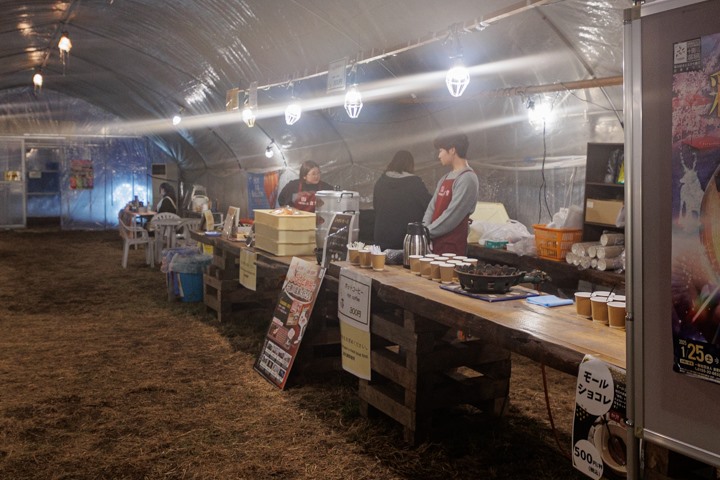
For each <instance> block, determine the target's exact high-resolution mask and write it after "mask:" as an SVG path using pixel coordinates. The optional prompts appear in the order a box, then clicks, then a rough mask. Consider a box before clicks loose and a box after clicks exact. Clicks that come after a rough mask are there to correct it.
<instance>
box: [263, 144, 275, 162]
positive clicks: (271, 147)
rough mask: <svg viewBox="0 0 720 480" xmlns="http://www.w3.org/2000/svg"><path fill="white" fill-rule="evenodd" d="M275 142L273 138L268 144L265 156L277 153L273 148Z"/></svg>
mask: <svg viewBox="0 0 720 480" xmlns="http://www.w3.org/2000/svg"><path fill="white" fill-rule="evenodd" d="M274 144H275V141H274V140H272V141H271V142H270V145H268V146H267V148H266V149H265V157H267V158H272V157H273V156H274V155H275V150H273V145H274Z"/></svg>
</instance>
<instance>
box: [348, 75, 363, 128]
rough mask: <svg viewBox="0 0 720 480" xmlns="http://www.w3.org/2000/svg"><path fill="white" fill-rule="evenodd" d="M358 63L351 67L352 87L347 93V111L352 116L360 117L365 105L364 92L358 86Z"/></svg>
mask: <svg viewBox="0 0 720 480" xmlns="http://www.w3.org/2000/svg"><path fill="white" fill-rule="evenodd" d="M356 77H357V63H356V64H355V65H353V66H352V69H350V78H349V80H350V82H349V83H350V85H351V86H350V89H349V90H348V91H347V93H346V94H345V111H346V112H347V114H348V117H350V118H358V117H359V116H360V110H362V107H363V101H362V94H361V93H360V90H358V88H357V81H356Z"/></svg>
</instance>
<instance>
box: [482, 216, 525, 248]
mask: <svg viewBox="0 0 720 480" xmlns="http://www.w3.org/2000/svg"><path fill="white" fill-rule="evenodd" d="M470 229H471V230H473V231H474V232H475V233H477V234H478V235H479V237H480V240H479V242H478V243H480V244H481V245H484V244H485V242H486V241H488V240H489V241H496V242H502V241H505V240H507V242H508V243H515V242H518V241H520V240H522V239H523V238H528V237H532V236H533V235H532V234H531V233H530V231H529V230H528V229H527V227H526V226H525V225H523V224H522V223H520V222H518V221H517V220H508V221H507V222H505V223H488V222H478V221H477V220H475V221H473V222H472V223H471V224H470Z"/></svg>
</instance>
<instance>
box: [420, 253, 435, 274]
mask: <svg viewBox="0 0 720 480" xmlns="http://www.w3.org/2000/svg"><path fill="white" fill-rule="evenodd" d="M432 262H433V259H432V258H428V257H423V258H421V259H420V276H421V277H423V278H432V270H431V269H430V264H431V263H432Z"/></svg>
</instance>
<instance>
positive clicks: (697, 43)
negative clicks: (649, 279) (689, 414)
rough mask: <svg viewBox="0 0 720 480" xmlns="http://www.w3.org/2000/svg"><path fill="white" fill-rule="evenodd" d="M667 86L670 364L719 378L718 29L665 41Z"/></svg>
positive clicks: (700, 375)
mask: <svg viewBox="0 0 720 480" xmlns="http://www.w3.org/2000/svg"><path fill="white" fill-rule="evenodd" d="M672 90H673V96H672V258H671V261H672V267H671V272H672V284H671V285H672V304H673V309H672V338H673V352H674V363H673V369H674V370H675V371H676V372H680V373H683V374H687V375H691V376H694V377H698V378H702V379H705V380H708V381H712V382H720V105H719V103H720V34H714V35H708V36H703V37H699V38H693V39H689V40H686V41H683V42H677V43H675V44H674V45H673V85H672Z"/></svg>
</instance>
